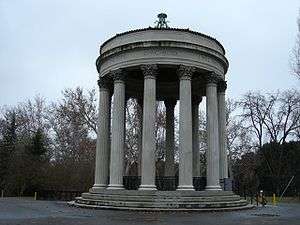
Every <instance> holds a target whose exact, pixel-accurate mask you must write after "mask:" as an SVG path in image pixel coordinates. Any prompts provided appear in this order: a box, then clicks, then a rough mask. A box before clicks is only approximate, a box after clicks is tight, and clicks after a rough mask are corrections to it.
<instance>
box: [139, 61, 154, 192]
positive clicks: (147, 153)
mask: <svg viewBox="0 0 300 225" xmlns="http://www.w3.org/2000/svg"><path fill="white" fill-rule="evenodd" d="M141 70H142V72H143V75H144V102H143V103H144V104H143V140H142V146H143V147H142V180H141V185H140V187H139V190H156V186H155V149H156V143H155V119H156V75H157V72H158V71H157V65H154V64H152V65H143V66H141Z"/></svg>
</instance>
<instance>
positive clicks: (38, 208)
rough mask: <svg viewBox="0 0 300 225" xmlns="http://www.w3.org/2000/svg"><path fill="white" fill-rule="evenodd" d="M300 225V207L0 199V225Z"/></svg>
mask: <svg viewBox="0 0 300 225" xmlns="http://www.w3.org/2000/svg"><path fill="white" fill-rule="evenodd" d="M17 224H18V225H19V224H26V225H27V224H35V225H51V224H55V225H60V224H61V225H67V224H68V225H70V224H72V225H79V224H80V225H95V224H97V225H102V224H103V225H119V224H122V225H123V224H124V225H125V224H126V225H129V224H135V225H139V224H141V225H144V224H162V225H164V224H171V225H183V224H193V225H201V224H203V225H210V224H214V225H217V224H222V225H227V224H228V225H229V224H230V225H233V224H234V225H239V224H243V225H246V224H247V225H252V224H253V225H256V224H257V225H258V224H259V225H260V224H271V225H273V224H274V225H275V224H276V225H277V224H282V225H300V204H297V203H293V204H287V203H282V204H278V205H277V206H272V205H267V206H266V207H264V208H263V207H256V208H254V209H250V210H241V211H229V212H135V211H120V210H95V209H82V208H76V207H70V206H68V205H67V204H66V202H57V201H34V200H33V199H29V198H26V199H25V198H0V225H17Z"/></svg>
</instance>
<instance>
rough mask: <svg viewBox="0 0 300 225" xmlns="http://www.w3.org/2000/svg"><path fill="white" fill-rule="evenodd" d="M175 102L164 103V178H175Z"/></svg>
mask: <svg viewBox="0 0 300 225" xmlns="http://www.w3.org/2000/svg"><path fill="white" fill-rule="evenodd" d="M175 104H176V101H175V102H174V103H173V104H172V103H168V102H167V103H166V102H165V106H166V146H165V149H166V153H165V154H166V162H165V176H167V177H173V176H175V168H174V167H175V165H174V150H175V140H174V107H175Z"/></svg>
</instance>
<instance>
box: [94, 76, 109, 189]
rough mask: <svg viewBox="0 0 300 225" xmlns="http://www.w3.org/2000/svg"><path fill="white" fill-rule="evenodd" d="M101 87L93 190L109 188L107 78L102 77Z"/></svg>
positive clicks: (100, 80)
mask: <svg viewBox="0 0 300 225" xmlns="http://www.w3.org/2000/svg"><path fill="white" fill-rule="evenodd" d="M98 85H99V114H98V121H97V123H98V131H97V133H98V135H97V145H96V165H95V184H94V185H93V188H92V189H93V190H94V191H96V190H97V189H103V188H106V187H107V183H108V174H109V150H110V147H109V135H110V132H109V127H110V126H109V123H110V121H109V118H110V107H107V106H108V105H109V104H110V90H109V88H110V83H109V81H108V79H107V78H104V77H101V78H100V79H99V81H98Z"/></svg>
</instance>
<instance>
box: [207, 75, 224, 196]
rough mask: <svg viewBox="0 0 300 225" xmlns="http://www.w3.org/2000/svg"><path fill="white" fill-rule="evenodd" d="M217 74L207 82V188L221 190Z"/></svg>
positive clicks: (211, 76)
mask: <svg viewBox="0 0 300 225" xmlns="http://www.w3.org/2000/svg"><path fill="white" fill-rule="evenodd" d="M217 82H218V78H217V76H216V74H214V73H212V74H210V76H209V77H208V79H207V84H206V123H207V125H206V126H207V128H206V129H207V147H208V150H207V154H206V161H207V169H206V171H207V176H206V177H207V185H206V190H221V186H220V180H219V179H220V176H219V172H220V171H219V155H220V153H219V124H218V99H217Z"/></svg>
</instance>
